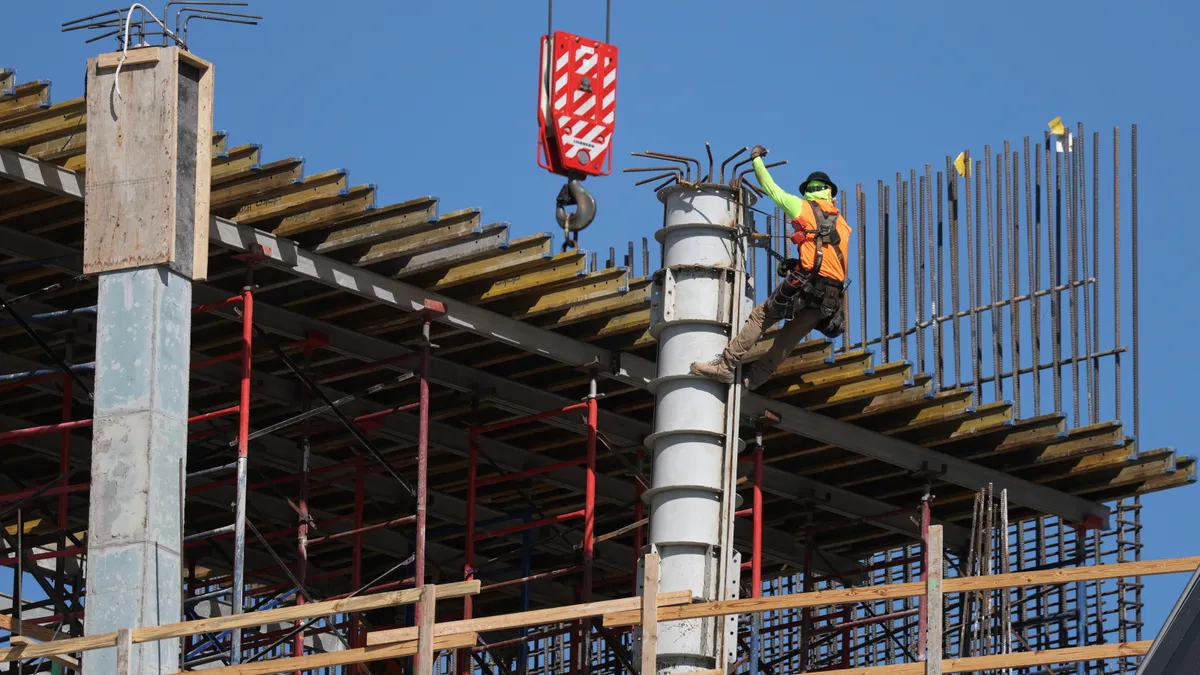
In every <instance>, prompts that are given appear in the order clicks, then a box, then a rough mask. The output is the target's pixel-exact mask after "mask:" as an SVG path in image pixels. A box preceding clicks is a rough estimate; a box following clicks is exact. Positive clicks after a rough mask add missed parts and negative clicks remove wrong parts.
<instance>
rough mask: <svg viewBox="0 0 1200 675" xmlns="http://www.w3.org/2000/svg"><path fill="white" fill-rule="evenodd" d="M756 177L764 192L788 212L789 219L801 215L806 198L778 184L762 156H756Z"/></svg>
mask: <svg viewBox="0 0 1200 675" xmlns="http://www.w3.org/2000/svg"><path fill="white" fill-rule="evenodd" d="M754 177H755V178H757V179H758V184H759V185H761V186H762V189H763V192H766V193H767V196H768V197H770V198H771V201H773V202H775V203H776V204H778V205H779V208H781V209H783V212H784V213H786V214H787V217H788V220H793V219H795V218H796V216H798V215H800V207H801V205H802V204H804V198H803V197H797V196H796V195H793V194H790V193H788V192H787V191H786V190H784V189H783V188H781V187H779V186H778V185H776V183H775V181H774V180H773V179H772V178H771V174H770V173H769V172H768V171H767V167H766V165H765V164H763V161H762V157H755V158H754Z"/></svg>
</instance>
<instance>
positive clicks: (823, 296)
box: [771, 200, 847, 338]
mask: <svg viewBox="0 0 1200 675" xmlns="http://www.w3.org/2000/svg"><path fill="white" fill-rule="evenodd" d="M808 205H809V207H810V208H811V209H812V214H813V220H814V221H815V223H816V228H815V229H811V230H810V229H803V230H801V229H797V232H796V234H801V233H803V234H807V235H809V236H811V237H812V239H813V245H814V246H815V253H814V255H813V264H812V267H810V268H808V269H804V266H803V264H802V263H801V262H800V260H799V259H797V258H789V259H787V260H784V261H782V262H781V263H780V264H779V267H778V269H777V270H776V272H777V274H778V275H779V276H781V277H784V280H783V283H781V284H779V286H778V288H776V289H775V293H774V294H773V295H772V296H771V302H772V304H773V305H774V308H775V310H776V311H778V312H779V314H780V316H781V317H783V319H784V320H786V321H791V320H792V319H794V318H795V316H796V309H797V305H798V304H799V302H801V301H802V302H803V303H804V304H803V305H800V306H799V309H805V308H808V307H816V308H819V309H820V311H821V321H820V322H819V323H818V324H817V326H816V329H817V330H819V331H821V333H823V334H824V335H825V336H826V337H831V338H832V337H837V336H838V335H841V334H842V330H843V323H844V318H843V315H842V294H843V293H844V291H845V288H846V285H847V284H846V282H844V281H838V280H836V279H830V278H829V277H823V276H821V274H820V271H821V264H822V263H823V262H824V258H825V246H826V245H827V244H828V245H832V246H833V250H834V252H835V253H836V254H837V257H838V261H839V262H841V264H842V269H846V259H845V256H843V255H842V249H841V243H842V235H841V233H840V232H838V229H837V220H838V216H837V214H835V213H825V212H824V211H822V210H821V207H820V206H819V205H818V204H817V202H816V201H813V200H808Z"/></svg>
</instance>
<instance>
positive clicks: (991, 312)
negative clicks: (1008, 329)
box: [981, 145, 1004, 402]
mask: <svg viewBox="0 0 1200 675" xmlns="http://www.w3.org/2000/svg"><path fill="white" fill-rule="evenodd" d="M983 156H984V164H985V171H986V173H985V174H984V183H985V187H986V189H987V195H986V198H987V259H988V308H989V309H988V318H989V320H990V323H991V324H992V372H994V373H996V374H999V373H1000V372H1002V371H1003V370H1004V355H1003V354H1002V353H1001V352H1000V335H1001V328H1000V321H1001V316H1002V315H1001V313H1000V310H999V309H998V305H997V304H996V303H997V302H998V301H999V300H1000V282H999V278H998V276H997V274H996V273H997V271H998V270H997V265H996V262H997V260H998V259H999V258H998V253H997V251H996V240H997V237H996V235H995V229H994V227H995V225H996V223H995V217H996V216H998V215H999V209H1000V204H999V201H1000V200H999V199H998V198H997V199H995V200H994V201H995V202H996V203H994V204H993V194H992V146H990V145H985V146H983ZM999 162H1000V157H999V155H997V157H996V163H997V164H999ZM997 168H999V167H997ZM996 187H997V189H999V187H1000V183H999V176H997V182H996ZM981 201H982V200H981ZM993 383H994V384H995V390H996V399H995V400H996V401H997V402H999V401H1001V400H1003V398H1004V384H1003V381H1002V380H1001V378H999V377H997V378H995V380H994V382H993Z"/></svg>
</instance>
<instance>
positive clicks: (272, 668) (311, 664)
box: [197, 633, 479, 675]
mask: <svg viewBox="0 0 1200 675" xmlns="http://www.w3.org/2000/svg"><path fill="white" fill-rule="evenodd" d="M478 639H479V634H478V633H461V634H457V635H444V636H441V637H437V638H434V640H433V648H434V649H435V650H439V651H440V650H445V649H464V648H468V647H474V646H475V643H476V641H477V640H478ZM416 653H417V641H416V640H406V641H404V642H396V643H393V644H386V645H382V646H378V647H359V648H357V649H343V650H341V651H336V652H326V653H324V654H310V655H308V656H295V657H292V658H287V659H273V660H270V661H256V662H254V663H243V664H241V665H237V666H225V667H223V668H207V669H204V671H203V672H204V675H274V674H275V673H292V672H302V671H315V670H317V669H319V668H331V667H333V666H345V665H350V664H355V663H368V662H371V661H382V660H384V659H395V658H400V657H402V656H412V655H413V654H416ZM197 672H199V671H197Z"/></svg>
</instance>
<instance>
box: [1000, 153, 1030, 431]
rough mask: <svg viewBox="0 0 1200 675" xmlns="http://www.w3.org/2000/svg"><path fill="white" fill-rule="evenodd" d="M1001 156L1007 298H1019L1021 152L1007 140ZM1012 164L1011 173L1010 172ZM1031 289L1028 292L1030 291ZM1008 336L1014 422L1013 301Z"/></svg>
mask: <svg viewBox="0 0 1200 675" xmlns="http://www.w3.org/2000/svg"><path fill="white" fill-rule="evenodd" d="M1004 154H1005V156H1006V157H1010V159H1011V161H1007V162H1006V163H1005V167H1004V197H1005V199H1006V200H1008V203H1009V205H1010V206H1009V211H1008V223H1009V229H1008V297H1010V298H1016V297H1017V296H1018V295H1020V288H1021V264H1020V248H1021V237H1020V227H1021V225H1020V220H1021V219H1020V216H1019V213H1020V207H1021V204H1020V190H1018V189H1017V187H1016V186H1015V185H1014V184H1013V183H1014V182H1015V181H1019V180H1020V166H1019V164H1018V162H1019V161H1020V159H1019V154H1020V153H1010V152H1009V144H1008V141H1004ZM1009 165H1011V168H1012V170H1011V172H1010V171H1009ZM1032 291H1033V289H1032V288H1031V289H1030V292H1032ZM1009 337H1010V340H1011V346H1010V352H1009V360H1011V361H1012V371H1013V373H1014V375H1013V378H1012V392H1013V419H1020V418H1021V378H1020V376H1019V375H1016V373H1019V372H1020V370H1021V349H1020V345H1021V340H1020V338H1021V305H1020V303H1018V302H1014V303H1012V304H1011V305H1010V306H1009Z"/></svg>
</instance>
